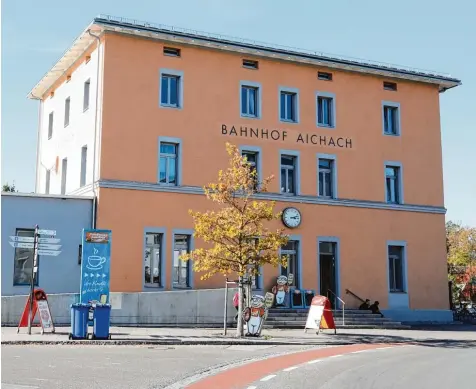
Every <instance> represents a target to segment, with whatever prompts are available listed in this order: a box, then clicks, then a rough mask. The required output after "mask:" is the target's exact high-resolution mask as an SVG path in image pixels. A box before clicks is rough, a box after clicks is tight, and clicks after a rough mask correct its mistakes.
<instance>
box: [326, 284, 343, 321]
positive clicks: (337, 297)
mask: <svg viewBox="0 0 476 389" xmlns="http://www.w3.org/2000/svg"><path fill="white" fill-rule="evenodd" d="M329 292H331V293H332V294H333V295H334V297H335V298H336V299H337V300H339V301H340V302H341V304H342V325H343V326H345V301H344V300H342V299H341V298H340V297H339V296H337V295H336V294H335V293H334V292H333V291H332V290H330V289H327V298H329ZM336 308H337V304H336Z"/></svg>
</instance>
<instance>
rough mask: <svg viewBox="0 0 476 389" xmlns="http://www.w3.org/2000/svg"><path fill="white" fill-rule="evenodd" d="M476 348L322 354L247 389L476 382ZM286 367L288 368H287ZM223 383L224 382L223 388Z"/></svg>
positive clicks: (398, 387) (426, 387)
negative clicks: (321, 356) (328, 356)
mask: <svg viewBox="0 0 476 389" xmlns="http://www.w3.org/2000/svg"><path fill="white" fill-rule="evenodd" d="M475 361H476V348H474V347H473V348H441V347H427V346H404V347H394V348H382V349H373V350H365V351H362V352H356V353H349V354H343V355H335V356H334V357H331V358H322V359H320V358H318V359H314V360H311V361H308V362H306V363H304V364H300V365H295V366H290V367H289V368H287V369H281V370H280V371H279V372H274V373H273V374H268V375H266V376H264V377H262V378H261V379H260V380H257V381H255V382H253V383H250V384H249V385H248V386H247V387H248V388H249V389H276V388H280V389H350V388H352V389H370V388H375V389H390V388H392V389H430V388H431V389H433V388H458V389H474V388H476V362H475ZM286 370H287V371H286ZM223 389H225V388H223Z"/></svg>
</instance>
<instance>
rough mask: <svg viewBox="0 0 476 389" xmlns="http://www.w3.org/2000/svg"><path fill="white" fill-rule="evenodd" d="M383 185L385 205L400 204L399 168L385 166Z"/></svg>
mask: <svg viewBox="0 0 476 389" xmlns="http://www.w3.org/2000/svg"><path fill="white" fill-rule="evenodd" d="M385 180H386V182H385V185H386V192H387V203H392V204H400V203H401V202H402V199H401V197H402V196H401V168H400V167H399V166H392V165H386V166H385Z"/></svg>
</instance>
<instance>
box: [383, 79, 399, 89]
mask: <svg viewBox="0 0 476 389" xmlns="http://www.w3.org/2000/svg"><path fill="white" fill-rule="evenodd" d="M383 89H385V90H390V91H393V92H396V91H397V83H396V82H389V81H384V82H383Z"/></svg>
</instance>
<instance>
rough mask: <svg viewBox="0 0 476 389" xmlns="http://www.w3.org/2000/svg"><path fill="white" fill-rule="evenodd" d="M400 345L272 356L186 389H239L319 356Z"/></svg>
mask: <svg viewBox="0 0 476 389" xmlns="http://www.w3.org/2000/svg"><path fill="white" fill-rule="evenodd" d="M390 346H392V347H393V346H398V345H397V344H389V343H384V344H353V345H349V346H337V347H328V348H321V349H317V350H309V351H303V352H299V353H293V354H288V355H281V356H279V357H270V358H268V359H263V360H261V361H257V362H252V363H248V364H245V365H242V366H239V367H235V368H232V369H230V370H225V371H223V372H220V373H217V374H216V375H213V376H210V377H207V378H204V379H202V380H200V381H197V382H194V383H193V384H190V385H188V386H187V387H186V389H238V388H243V387H246V385H248V384H250V383H251V382H254V381H257V380H259V379H260V378H262V377H264V376H267V375H268V374H272V373H275V372H277V371H280V370H282V369H285V368H287V367H291V366H294V365H299V364H302V363H305V362H308V361H310V360H313V359H318V358H328V357H332V356H335V355H341V354H349V353H352V352H354V351H364V350H372V349H377V348H382V347H390Z"/></svg>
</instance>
